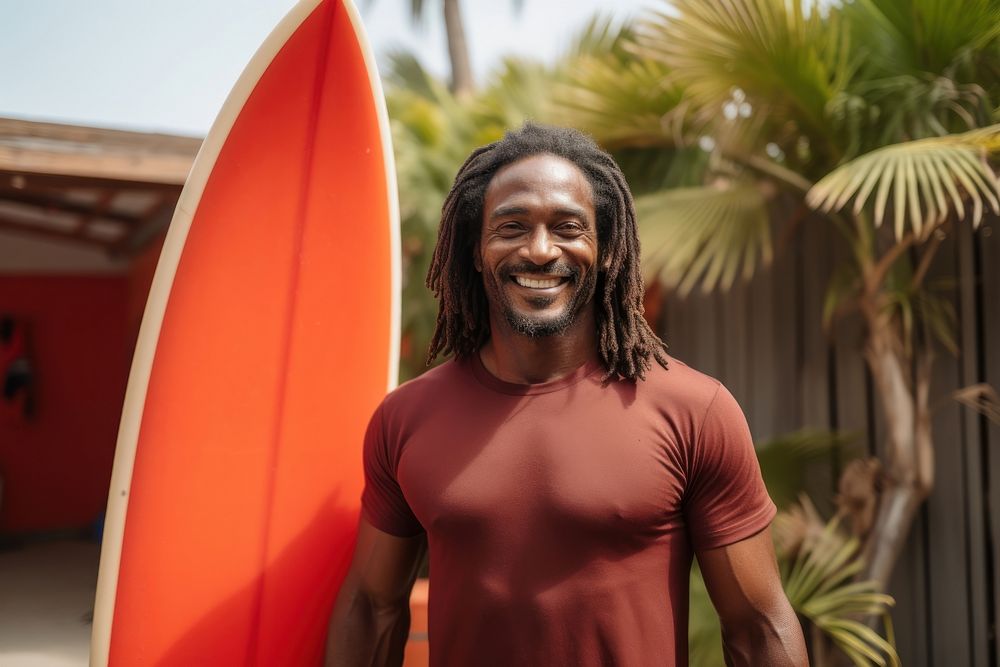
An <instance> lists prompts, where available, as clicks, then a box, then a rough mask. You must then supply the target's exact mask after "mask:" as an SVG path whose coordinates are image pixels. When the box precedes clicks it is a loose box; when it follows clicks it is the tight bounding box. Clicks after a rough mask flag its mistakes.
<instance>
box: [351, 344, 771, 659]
mask: <svg viewBox="0 0 1000 667" xmlns="http://www.w3.org/2000/svg"><path fill="white" fill-rule="evenodd" d="M602 370H603V369H602V368H600V367H599V366H598V365H597V364H588V365H585V366H583V367H581V368H580V369H578V370H577V371H576V372H574V373H572V374H571V375H569V376H568V377H565V378H562V379H560V380H557V381H554V382H547V383H544V384H535V385H518V384H510V383H508V382H504V381H502V380H499V379H498V378H496V377H494V376H493V375H491V374H490V373H489V371H487V370H486V369H485V368H484V367H483V365H482V363H481V362H480V361H479V359H478V356H477V357H475V358H473V359H469V360H465V361H462V362H455V361H449V362H447V363H445V364H444V365H442V366H440V367H438V368H436V369H433V370H431V371H428V372H427V373H425V374H424V375H422V376H421V377H419V378H417V379H415V380H413V381H411V382H408V383H406V384H404V385H403V386H401V387H399V388H398V389H397V390H396V391H394V392H392V393H391V394H390V395H389V396H387V397H386V398H385V400H384V401H383V403H382V405H381V406H379V408H378V409H377V410H376V412H375V415H374V416H373V417H372V421H371V425H370V427H369V429H368V434H367V436H366V439H365V455H364V462H365V478H366V486H365V491H364V495H363V499H362V507H363V511H364V515H365V517H366V518H367V519H368V520H369V521H370V522H371V523H372V524H373V525H374V526H375V527H376V528H378V529H380V530H382V531H385V532H387V533H391V534H393V535H398V536H411V535H418V534H419V533H421V532H422V531H425V530H426V531H427V535H428V543H429V548H430V570H431V586H430V591H431V592H430V600H429V628H428V632H429V640H430V655H431V663H432V664H434V665H442V666H448V667H451V666H454V665H504V666H509V665H547V666H548V665H686V664H687V614H688V578H689V572H690V567H691V558H692V553H693V551H694V550H699V549H712V548H714V547H720V546H723V545H726V544H731V543H733V542H737V541H739V540H742V539H744V538H746V537H749V536H751V535H753V534H755V533H757V532H759V531H760V530H762V529H763V528H765V527H766V526H767V525H768V524H769V523H770V521H771V519H772V518H773V517H774V513H775V507H774V504H773V503H772V502H771V500H770V498H769V497H768V495H767V491H766V489H765V488H764V484H763V481H762V480H761V476H760V468H759V466H758V464H757V458H756V456H755V454H754V449H753V443H752V441H751V438H750V432H749V430H748V428H747V424H746V419H745V418H744V416H743V413H742V411H741V410H740V408H739V406H738V405H737V403H736V401H735V400H734V399H733V397H732V395H731V394H730V393H729V392H728V391H727V390H726V389H725V388H724V387H723V386H722V385H721V384H720V383H719V382H718V381H716V380H714V379H712V378H710V377H708V376H706V375H703V374H701V373H699V372H697V371H695V370H693V369H691V368H689V367H688V366H686V365H684V364H683V363H681V362H680V361H677V360H675V359H671V360H670V368H669V370H664V369H663V368H661V367H660V366H658V365H656V364H654V365H653V368H652V369H651V370H650V372H649V373H648V374H647V378H646V380H644V381H641V382H637V383H632V382H624V381H617V382H611V383H609V384H607V385H603V384H602V382H601V376H602Z"/></svg>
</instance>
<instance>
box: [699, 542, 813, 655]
mask: <svg viewBox="0 0 1000 667" xmlns="http://www.w3.org/2000/svg"><path fill="white" fill-rule="evenodd" d="M697 555H698V564H699V566H700V567H701V572H702V575H703V576H704V578H705V586H706V587H707V588H708V594H709V596H711V598H712V603H713V604H714V605H715V609H716V611H717V612H718V614H719V620H720V622H721V623H722V642H723V645H724V647H725V655H726V664H727V665H729V667H740V666H742V665H770V666H773V667H785V666H790V667H791V666H794V667H802V666H804V665H808V664H809V658H808V656H807V654H806V646H805V640H804V639H803V637H802V626H801V625H800V624H799V620H798V618H797V617H796V616H795V612H794V611H793V610H792V606H791V605H790V604H789V603H788V598H787V597H785V591H784V590H783V589H782V588H781V577H780V576H779V575H778V566H777V562H776V561H775V557H774V544H773V543H772V542H771V531H769V530H762V531H761V532H759V533H757V534H756V535H754V536H753V537H748V538H747V539H745V540H741V541H739V542H736V543H734V544H730V545H728V546H724V547H718V548H716V549H706V550H703V551H699V552H698V554H697Z"/></svg>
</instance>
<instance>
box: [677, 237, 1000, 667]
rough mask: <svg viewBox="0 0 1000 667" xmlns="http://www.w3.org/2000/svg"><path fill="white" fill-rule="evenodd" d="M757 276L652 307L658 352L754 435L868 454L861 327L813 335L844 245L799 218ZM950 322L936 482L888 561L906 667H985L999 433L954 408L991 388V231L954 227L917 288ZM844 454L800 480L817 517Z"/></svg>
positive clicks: (870, 416) (826, 509)
mask: <svg viewBox="0 0 1000 667" xmlns="http://www.w3.org/2000/svg"><path fill="white" fill-rule="evenodd" d="M800 231H801V232H802V233H801V234H800V235H799V237H798V239H797V241H796V244H795V245H794V246H792V247H791V248H789V250H788V251H786V252H784V253H782V254H781V255H779V256H778V257H776V259H775V262H774V264H773V265H772V266H771V267H770V269H767V270H764V271H762V272H761V273H760V274H759V275H758V276H757V277H755V278H754V280H752V281H751V282H750V283H749V284H740V285H737V286H736V287H734V288H733V289H732V290H731V291H730V292H729V293H728V294H724V295H711V296H704V295H701V294H700V293H699V294H692V295H691V296H688V297H687V298H684V299H681V298H679V297H675V298H671V297H670V296H668V297H667V298H666V301H665V304H664V308H663V312H662V316H661V326H660V329H661V331H662V333H663V336H664V339H665V340H666V341H667V342H668V343H669V345H670V352H671V353H672V354H673V355H674V356H676V357H677V358H679V359H681V360H683V361H685V362H686V363H688V364H689V365H691V366H693V367H695V368H697V369H699V370H702V371H704V372H706V373H709V374H710V375H713V376H714V377H716V378H718V379H720V380H721V381H722V382H724V383H725V384H726V386H727V387H729V389H730V390H731V391H732V393H733V395H734V396H735V397H736V398H737V399H738V400H739V402H740V404H741V405H742V406H743V408H744V410H745V412H746V414H747V417H748V419H749V421H750V426H751V430H752V431H753V434H754V437H755V439H757V440H762V439H766V438H769V437H772V436H775V435H780V434H783V433H787V432H790V431H795V430H798V429H800V428H804V427H811V428H822V429H834V430H839V431H848V432H853V433H855V434H856V435H857V436H858V438H857V441H856V442H857V443H858V449H859V450H860V453H862V454H864V453H866V452H867V453H872V454H875V453H878V452H879V451H880V447H881V446H882V442H883V437H882V433H883V424H882V416H881V414H880V412H879V406H878V405H877V397H876V396H875V394H874V388H873V385H872V381H871V377H870V375H869V373H868V371H867V369H866V367H865V363H864V360H863V358H862V356H861V336H862V329H861V324H860V322H859V320H858V319H857V318H853V319H851V318H848V319H845V320H843V321H841V322H840V323H839V324H838V325H837V326H836V327H835V331H834V332H833V333H832V335H827V334H825V333H824V332H823V330H822V326H821V323H822V309H823V300H824V296H825V292H826V286H827V282H828V279H829V277H830V275H831V273H832V271H833V267H834V266H835V265H836V264H837V262H838V261H840V259H841V258H842V257H843V256H844V254H845V252H846V249H845V248H844V247H843V246H844V244H843V243H842V242H840V241H839V240H838V239H836V238H834V237H833V236H832V234H831V233H830V232H829V231H828V230H827V229H826V228H824V227H821V226H819V225H818V224H809V221H807V222H806V223H804V226H803V228H802V229H801V230H800ZM948 277H956V278H957V281H956V282H954V283H953V284H951V285H950V286H948V287H947V289H946V292H945V293H946V294H947V296H948V298H950V300H951V302H952V303H953V305H954V307H955V311H956V315H957V325H958V326H957V337H958V342H959V347H960V351H959V355H958V356H957V357H956V356H955V355H952V354H950V353H948V352H947V351H944V350H943V349H942V350H940V351H939V353H938V355H937V359H936V363H935V367H934V376H933V385H932V390H931V391H932V394H931V396H932V399H931V400H932V402H934V403H935V404H937V406H938V408H937V410H936V412H935V416H934V441H935V466H936V469H935V471H936V473H935V474H936V480H935V487H934V491H933V494H932V496H931V497H930V499H929V501H928V502H927V503H926V504H925V505H924V507H923V508H922V510H921V512H920V515H919V517H918V519H917V521H916V523H915V525H914V528H913V530H912V532H911V534H910V536H909V541H908V543H907V546H906V549H905V552H904V554H903V556H902V558H901V561H900V563H899V564H898V566H897V568H896V571H895V574H894V577H893V580H892V583H891V586H890V591H889V592H890V593H891V594H892V595H893V596H894V597H895V598H896V602H897V605H896V608H895V610H894V613H893V619H894V623H895V626H896V627H895V629H896V633H897V641H898V645H899V650H900V656H901V659H902V664H903V665H904V666H906V667H925V666H927V667H929V666H934V667H955V666H964V665H974V666H976V667H979V666H986V665H990V666H994V665H1000V662H998V655H997V653H998V652H997V645H996V637H995V632H996V628H995V624H996V617H997V609H998V607H1000V586H998V584H1000V582H998V581H997V579H998V578H1000V560H998V558H1000V544H997V539H996V538H997V537H1000V426H998V425H997V424H994V423H990V422H989V421H987V420H986V419H985V418H984V417H982V416H981V415H979V414H978V413H977V412H975V411H973V410H971V409H969V408H966V407H964V406H962V405H960V404H959V403H958V402H956V401H955V400H954V399H953V398H952V397H951V394H952V393H953V392H954V391H955V390H956V389H959V388H961V387H965V386H968V385H972V384H976V383H979V382H987V383H989V384H991V385H992V386H993V387H994V388H997V389H998V390H1000V222H998V221H997V220H996V219H994V220H989V221H987V222H986V223H984V225H983V227H981V228H980V229H979V230H978V231H975V232H973V231H972V230H971V229H970V228H969V226H968V225H963V226H959V228H957V229H956V230H954V233H953V235H951V236H949V237H948V238H946V239H945V241H944V242H943V243H942V246H941V248H940V250H939V252H938V255H937V257H936V259H935V262H934V265H933V267H932V271H931V273H930V274H929V277H928V279H929V280H930V281H935V280H936V279H943V278H948ZM844 456H846V454H834V455H833V456H831V459H830V460H829V461H828V462H824V464H823V465H821V466H818V467H817V470H815V471H811V473H810V483H809V485H810V491H811V495H812V497H813V499H814V500H815V501H816V504H817V507H818V508H819V509H820V510H821V511H822V512H823V513H824V515H825V516H830V515H831V513H832V507H833V496H834V493H835V485H836V480H837V478H838V476H839V471H840V469H841V468H842V466H843V464H844V462H845V461H844V460H842V459H843V458H844Z"/></svg>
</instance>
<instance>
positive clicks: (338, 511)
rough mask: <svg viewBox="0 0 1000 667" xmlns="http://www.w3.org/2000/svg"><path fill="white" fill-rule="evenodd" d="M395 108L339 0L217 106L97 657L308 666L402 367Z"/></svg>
mask: <svg viewBox="0 0 1000 667" xmlns="http://www.w3.org/2000/svg"><path fill="white" fill-rule="evenodd" d="M394 173H395V172H394V165H393V159H392V150H391V146H390V137H389V125H388V117H387V114H386V110H385V104H384V98H383V95H382V89H381V85H380V83H379V78H378V74H377V71H376V69H375V62H374V57H373V55H372V50H371V48H370V46H369V45H368V43H367V41H366V38H365V36H364V31H363V29H362V25H361V21H360V17H359V16H358V13H357V11H356V9H355V8H354V6H353V5H352V3H351V2H350V0H303V1H302V2H300V3H299V4H298V5H296V6H295V7H294V8H293V9H292V10H291V11H290V12H289V14H288V15H287V16H286V17H285V18H284V20H282V22H281V23H280V24H279V25H278V26H277V27H276V28H275V30H274V31H273V32H272V34H271V35H270V36H269V37H268V38H267V40H266V41H265V42H264V44H263V45H262V46H261V47H260V49H259V50H258V52H257V53H256V55H255V56H254V57H253V59H252V60H251V61H250V63H249V64H248V65H247V67H246V70H245V71H244V72H243V74H242V76H241V77H240V79H239V80H238V82H237V83H236V85H235V87H234V89H233V91H232V92H231V94H230V95H229V97H228V99H227V101H226V103H225V104H224V105H223V107H222V110H221V111H220V113H219V116H218V118H217V119H216V121H215V123H214V125H213V126H212V128H211V130H210V132H209V133H208V136H207V137H206V139H205V142H204V144H203V146H202V149H201V151H200V152H199V154H198V156H197V158H196V160H195V162H194V165H193V166H192V170H191V173H190V176H189V178H188V180H187V182H186V184H185V186H184V189H183V191H182V193H181V196H180V199H179V202H178V204H177V208H176V211H175V214H174V217H173V220H172V222H171V224H170V227H169V230H168V232H167V236H166V240H165V242H164V246H163V250H162V253H161V256H160V260H159V263H158V265H157V269H156V272H155V275H154V278H153V285H152V288H151V292H150V295H149V298H148V302H147V306H146V310H145V313H144V316H143V321H142V325H141V329H140V334H139V339H138V342H137V346H136V351H135V356H134V359H133V363H132V369H131V373H130V377H129V383H128V389H127V392H126V398H125V403H124V408H123V412H122V421H121V426H120V430H119V436H118V442H117V449H116V453H115V461H114V470H113V473H112V481H111V489H110V494H109V501H108V510H107V518H106V524H105V532H104V540H103V545H102V550H101V563H100V573H99V580H98V592H97V600H96V605H95V611H94V628H93V637H92V648H91V664H92V665H106V664H112V665H127V666H129V667H131V666H136V665H153V664H155V665H185V666H190V665H303V664H318V663H319V661H320V659H321V655H322V652H323V644H324V641H325V637H326V625H327V621H328V618H329V613H330V610H331V608H332V605H333V600H334V598H335V595H336V591H337V589H338V587H339V585H340V583H341V581H342V579H343V576H344V574H345V572H346V569H347V566H348V564H349V561H350V557H351V552H352V549H353V546H354V538H355V531H356V529H357V518H358V514H359V511H360V493H361V489H362V486H363V474H362V465H361V449H362V447H361V443H362V439H363V435H364V430H365V427H366V425H367V421H368V419H369V417H370V416H371V413H372V411H373V410H374V408H375V407H376V405H377V403H378V401H379V400H380V399H381V397H382V396H384V394H385V393H386V391H387V390H388V389H390V388H391V387H392V386H393V385H394V383H395V380H396V373H397V366H398V358H397V350H398V338H399V315H398V313H399V296H398V295H399V292H400V290H399V287H400V268H399V261H398V256H399V252H398V246H399V239H398V229H399V224H398V206H397V203H396V184H395V176H394Z"/></svg>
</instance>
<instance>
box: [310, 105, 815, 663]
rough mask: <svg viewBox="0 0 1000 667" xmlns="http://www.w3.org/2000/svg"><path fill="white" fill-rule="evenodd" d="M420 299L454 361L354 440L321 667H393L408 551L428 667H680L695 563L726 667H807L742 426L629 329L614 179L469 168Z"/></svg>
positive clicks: (550, 146) (530, 147) (555, 141)
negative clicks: (351, 532) (424, 568)
mask: <svg viewBox="0 0 1000 667" xmlns="http://www.w3.org/2000/svg"><path fill="white" fill-rule="evenodd" d="M428 285H429V286H430V287H431V289H433V290H434V292H435V294H436V296H437V297H438V299H439V301H440V312H439V314H438V322H437V330H436V332H435V335H434V338H433V340H432V343H431V350H430V357H431V358H434V357H435V356H437V355H438V354H446V355H451V356H452V357H453V358H452V359H450V360H449V361H447V362H446V363H444V364H442V365H441V366H439V367H437V368H435V369H433V370H430V371H428V372H427V373H425V374H424V375H423V376H421V377H420V378H417V379H416V380H413V381H411V382H409V383H407V384H405V385H403V386H401V387H400V388H399V389H397V390H396V391H394V392H393V393H391V394H390V395H389V396H387V397H386V399H385V400H384V401H383V403H382V405H380V406H379V408H378V410H376V412H375V415H374V416H373V417H372V421H371V424H370V426H369V429H368V434H367V436H366V439H365V443H364V447H365V453H364V460H365V479H366V486H365V491H364V494H363V497H362V519H361V521H360V526H359V533H358V545H357V549H356V552H355V555H354V560H353V562H352V565H351V569H350V572H349V573H348V576H347V580H346V581H345V583H344V585H343V587H342V589H341V593H340V596H339V597H338V600H337V604H336V607H335V609H334V613H333V617H332V620H331V634H330V639H329V642H328V664H332V665H372V664H375V665H398V664H400V663H401V661H402V655H403V646H404V644H405V641H406V637H407V633H408V627H409V616H408V599H409V592H410V589H411V587H412V585H413V580H414V576H415V572H416V567H417V565H418V563H419V560H420V558H421V557H422V555H423V552H424V549H425V546H429V549H430V570H431V578H432V585H431V594H430V602H429V607H430V608H429V615H430V618H429V636H430V654H431V662H432V664H434V665H440V666H449V667H450V666H453V665H505V666H506V665H546V666H551V665H585V666H589V665H685V664H687V613H688V579H689V573H690V569H691V564H692V559H693V558H694V557H697V559H698V562H699V564H700V566H701V569H702V572H703V574H704V578H705V582H706V585H707V586H708V589H709V593H710V594H711V596H712V600H713V602H714V604H715V606H716V609H717V610H718V612H719V617H720V620H721V622H722V628H723V641H724V645H725V650H726V657H727V663H728V664H730V665H768V666H776V665H804V664H806V662H807V660H806V653H805V648H804V643H803V639H802V632H801V629H800V627H799V624H798V621H797V619H796V617H795V614H794V613H793V611H792V609H791V607H790V606H789V604H788V601H787V599H786V598H785V595H784V592H783V591H782V589H781V582H780V580H779V577H778V571H777V567H776V565H775V560H774V552H773V548H772V544H771V538H770V535H769V531H767V530H766V529H767V527H768V525H769V524H770V521H771V519H772V518H773V516H774V512H775V509H774V505H773V503H772V502H771V501H770V499H769V498H768V496H767V492H766V490H765V488H764V485H763V482H762V480H761V476H760V469H759V467H758V465H757V461H756V457H755V454H754V450H753V443H752V441H751V439H750V433H749V430H748V428H747V425H746V420H745V419H744V417H743V414H742V412H741V411H740V408H739V406H738V405H737V404H736V401H735V400H734V399H733V397H732V396H731V395H730V394H729V392H728V391H726V389H725V388H724V387H723V386H722V385H720V384H719V382H718V381H716V380H714V379H712V378H710V377H708V376H705V375H703V374H701V373H698V372H697V371H695V370H693V369H691V368H689V367H688V366H686V365H684V364H683V363H681V362H680V361H678V360H676V359H672V358H669V357H668V355H667V354H666V351H665V346H664V345H663V343H662V342H661V341H660V340H659V339H658V338H657V337H656V335H655V334H654V333H653V332H652V331H651V330H650V328H649V327H648V325H647V324H646V322H645V320H644V319H643V317H642V281H641V278H640V272H639V244H638V238H637V236H636V221H635V210H634V207H633V204H632V197H631V194H630V193H629V191H628V187H627V186H626V184H625V180H624V177H623V176H622V174H621V171H620V170H619V169H618V167H617V165H615V163H614V161H613V160H612V159H611V157H610V156H608V155H607V154H606V153H604V152H603V151H601V150H600V149H598V148H597V146H596V145H595V144H594V143H593V142H592V141H591V140H589V139H588V138H587V137H585V136H584V135H582V134H580V133H578V132H575V131H573V130H568V129H561V128H549V127H543V126H538V125H533V124H528V125H525V126H524V127H523V128H521V129H520V130H517V131H514V132H510V133H508V134H507V135H506V136H505V137H504V138H503V139H502V140H500V141H499V142H496V143H494V144H490V145H488V146H485V147H483V148H480V149H478V150H476V151H475V152H474V153H473V154H472V155H471V156H470V157H469V159H468V160H467V161H466V162H465V164H464V165H463V166H462V168H461V169H460V170H459V173H458V175H457V176H456V178H455V184H454V186H453V188H452V190H451V193H450V194H449V195H448V199H447V200H446V201H445V204H444V209H443V212H442V220H441V228H440V232H439V236H438V243H437V246H436V248H435V252H434V261H433V264H432V266H431V270H430V273H429V275H428Z"/></svg>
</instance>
